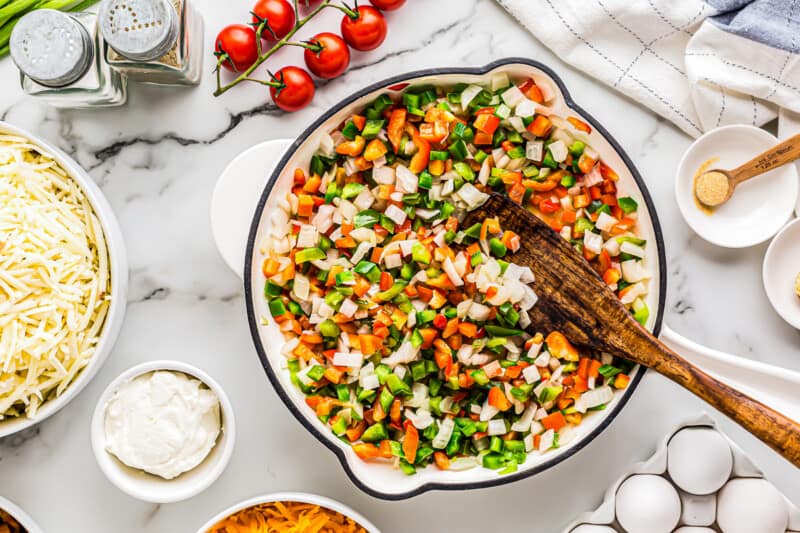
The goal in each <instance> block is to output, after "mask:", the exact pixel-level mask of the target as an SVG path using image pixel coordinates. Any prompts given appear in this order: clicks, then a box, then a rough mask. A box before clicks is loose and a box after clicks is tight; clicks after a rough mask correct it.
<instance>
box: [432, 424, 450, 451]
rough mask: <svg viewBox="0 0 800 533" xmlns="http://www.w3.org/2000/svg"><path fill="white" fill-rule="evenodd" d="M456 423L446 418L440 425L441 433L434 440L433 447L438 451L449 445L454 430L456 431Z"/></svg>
mask: <svg viewBox="0 0 800 533" xmlns="http://www.w3.org/2000/svg"><path fill="white" fill-rule="evenodd" d="M455 426H456V424H455V422H453V419H452V418H445V419H444V420H442V422H441V423H440V424H439V432H438V433H436V436H435V437H434V438H433V442H432V443H431V446H433V447H434V448H436V449H439V450H441V449H442V448H444V447H445V446H447V443H448V442H450V437H452V436H453V429H455Z"/></svg>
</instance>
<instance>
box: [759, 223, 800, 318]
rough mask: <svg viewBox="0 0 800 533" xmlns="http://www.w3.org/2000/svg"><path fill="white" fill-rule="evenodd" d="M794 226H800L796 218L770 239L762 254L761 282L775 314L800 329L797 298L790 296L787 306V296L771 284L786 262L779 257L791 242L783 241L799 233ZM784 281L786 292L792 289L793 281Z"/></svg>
mask: <svg viewBox="0 0 800 533" xmlns="http://www.w3.org/2000/svg"><path fill="white" fill-rule="evenodd" d="M796 226H800V218H796V219H794V220H792V221H791V222H789V223H788V224H786V225H785V226H784V227H783V228H781V230H780V231H779V232H778V234H777V235H775V238H774V239H772V242H771V243H770V244H769V247H768V248H767V253H765V254H764V263H763V265H762V267H761V281H762V283H763V284H764V292H766V293H767V299H768V300H769V303H770V304H771V305H772V308H773V309H774V310H775V312H776V313H778V315H779V316H780V317H781V318H782V319H783V320H784V321H785V322H786V323H787V324H789V325H790V326H792V327H794V328H798V329H800V312H798V311H797V307H796V303H797V302H796V301H795V298H797V296H796V295H795V294H790V300H791V304H788V305H787V300H789V298H786V296H787V294H782V290H779V289H783V287H780V288H778V287H776V286H775V285H774V284H773V283H772V281H773V279H774V277H775V276H776V275H777V273H778V272H780V271H781V270H783V269H782V268H781V267H782V265H783V263H784V262H785V261H786V259H783V258H782V257H781V256H785V255H786V252H784V251H783V250H785V249H786V248H789V247H791V246H792V244H789V243H791V242H792V241H791V240H790V241H789V243H787V242H784V241H786V240H787V239H790V238H791V235H790V234H792V233H796V232H797V231H800V230H798V228H797V227H796ZM795 246H796V244H795ZM776 271H777V272H776ZM785 281H787V282H789V283H787V285H786V287H785V290H786V291H789V290H791V289H793V288H794V283H793V282H794V279H791V280H785Z"/></svg>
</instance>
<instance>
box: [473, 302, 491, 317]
mask: <svg viewBox="0 0 800 533" xmlns="http://www.w3.org/2000/svg"><path fill="white" fill-rule="evenodd" d="M491 311H492V310H491V309H490V308H489V307H487V306H485V305H483V304H479V303H477V302H472V305H470V307H469V311H468V312H467V316H468V317H469V318H471V319H472V320H474V321H476V322H486V321H487V320H489V313H491Z"/></svg>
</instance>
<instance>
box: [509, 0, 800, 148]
mask: <svg viewBox="0 0 800 533" xmlns="http://www.w3.org/2000/svg"><path fill="white" fill-rule="evenodd" d="M498 2H499V3H500V4H501V5H502V6H503V7H504V8H506V9H507V10H508V11H509V12H510V13H511V14H512V15H513V16H514V17H515V18H517V19H518V20H519V21H520V22H521V23H522V24H523V25H524V26H525V27H527V28H528V29H529V30H530V31H531V32H532V33H533V34H534V36H536V37H537V38H538V39H539V40H541V41H542V42H543V43H544V44H545V45H546V46H547V47H549V48H550V49H551V50H553V52H555V53H556V54H557V55H558V56H559V57H560V58H562V59H563V60H564V61H566V62H568V63H570V64H572V65H574V66H576V67H578V68H580V69H581V70H584V71H586V72H587V73H588V74H590V75H592V76H594V77H596V78H598V79H599V80H602V81H603V82H605V83H607V84H608V85H610V86H611V87H614V88H615V89H617V90H619V91H621V92H623V93H625V94H627V95H628V96H630V97H631V98H633V99H634V100H636V101H638V102H640V103H642V104H644V105H645V106H647V107H649V108H650V109H652V110H653V111H655V112H656V113H658V114H659V115H661V116H663V117H664V118H666V119H668V120H670V121H672V122H673V123H675V124H676V125H677V126H679V127H680V128H681V129H682V130H683V131H685V132H686V133H688V134H689V135H691V136H692V137H697V136H699V135H701V134H702V133H703V132H705V131H707V130H709V129H712V128H715V127H717V126H721V125H724V124H741V123H745V124H755V125H759V126H760V125H762V124H764V123H766V122H768V121H770V120H772V119H773V118H775V117H776V116H777V114H778V111H779V109H781V108H785V109H788V110H791V111H794V112H800V0H707V1H703V0H498Z"/></svg>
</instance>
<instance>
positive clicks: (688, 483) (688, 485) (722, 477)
mask: <svg viewBox="0 0 800 533" xmlns="http://www.w3.org/2000/svg"><path fill="white" fill-rule="evenodd" d="M732 467H733V454H732V453H731V447H730V446H729V445H728V442H727V441H726V440H725V437H723V436H722V435H721V434H720V433H719V432H717V431H714V430H713V429H710V428H686V429H682V430H680V431H679V432H677V433H676V434H675V435H674V436H673V437H672V438H671V439H670V441H669V445H668V446H667V471H668V472H669V475H670V477H671V478H672V481H673V483H675V484H676V485H677V486H678V487H680V488H681V489H683V490H685V491H686V492H689V493H691V494H711V493H712V492H716V491H718V490H719V489H720V487H722V485H724V484H725V482H726V481H728V478H729V477H730V475H731V468H732Z"/></svg>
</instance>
